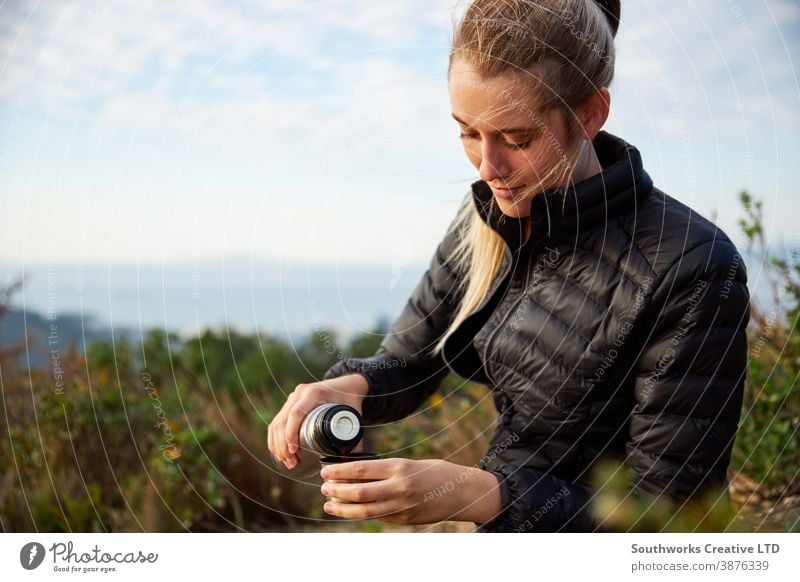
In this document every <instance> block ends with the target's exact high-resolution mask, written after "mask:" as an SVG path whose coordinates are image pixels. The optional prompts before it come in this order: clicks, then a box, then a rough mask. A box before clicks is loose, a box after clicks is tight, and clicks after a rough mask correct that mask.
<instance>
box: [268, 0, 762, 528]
mask: <svg viewBox="0 0 800 582" xmlns="http://www.w3.org/2000/svg"><path fill="white" fill-rule="evenodd" d="M619 14H620V5H619V2H616V1H606V2H597V1H595V0H537V1H532V0H504V1H497V0H475V1H474V2H472V3H471V4H470V6H469V7H468V9H467V11H466V13H465V15H464V17H463V19H462V20H461V21H460V23H459V25H458V27H457V30H456V33H455V36H454V40H453V46H452V51H451V54H450V67H449V71H448V82H449V91H450V97H451V103H452V107H453V117H454V118H455V119H456V121H457V123H458V124H459V126H460V130H461V138H462V140H463V142H464V149H465V151H466V154H467V157H468V158H469V160H470V161H471V162H472V164H473V165H474V166H475V168H476V169H477V170H478V172H479V177H480V180H478V181H477V182H475V183H474V184H473V185H472V192H471V193H470V195H468V196H467V197H466V198H465V200H464V203H463V204H462V206H461V208H460V210H459V213H458V215H457V216H456V218H455V220H454V221H453V222H452V224H451V225H450V227H449V229H448V231H447V233H446V235H445V237H444V239H443V240H442V242H441V243H440V245H439V247H438V248H437V250H436V252H435V253H434V255H433V258H432V260H431V263H430V268H429V269H428V271H427V272H426V273H425V275H424V277H423V278H422V280H421V281H420V283H419V285H418V286H417V288H416V290H415V291H414V293H413V295H412V297H411V298H410V300H409V302H408V304H407V305H406V307H405V309H404V310H403V312H402V313H401V315H400V316H399V318H398V319H397V320H396V321H395V322H394V324H393V326H392V331H391V333H390V334H389V335H388V336H387V337H386V338H385V339H384V340H383V342H382V344H381V346H380V349H379V350H378V352H377V353H376V354H375V355H374V356H372V357H370V358H360V359H349V360H342V361H340V362H338V363H336V364H335V365H334V366H332V367H331V368H330V369H329V370H328V371H327V373H326V374H325V376H324V378H323V381H322V382H318V383H313V384H307V385H300V386H298V387H297V389H296V390H295V392H294V393H293V394H291V395H290V396H289V399H288V400H287V403H286V405H285V406H284V407H283V409H282V410H281V411H280V413H279V414H278V416H277V417H276V418H275V420H274V421H273V423H272V424H271V425H270V430H269V448H270V450H271V451H272V452H273V453H274V454H276V455H277V456H278V457H279V458H282V459H284V460H285V462H286V464H287V466H289V467H290V468H291V467H292V466H294V463H295V461H296V459H295V457H294V453H295V452H296V450H297V444H296V443H297V437H298V427H299V425H300V422H301V421H302V419H303V416H304V415H305V414H306V413H307V412H308V411H309V410H311V409H312V408H313V407H314V406H316V405H317V404H319V403H323V402H342V403H349V404H351V405H353V406H355V407H357V408H358V409H359V410H361V411H362V412H363V414H364V417H365V420H366V421H367V422H368V423H380V422H392V421H397V420H400V419H402V418H405V417H406V416H407V415H409V414H411V413H412V412H414V411H415V410H416V409H417V408H418V407H419V406H420V405H421V404H422V403H423V402H424V401H425V399H426V398H427V397H428V396H430V395H431V394H432V393H433V392H434V391H435V390H436V389H437V387H438V386H439V384H440V382H441V380H442V379H443V378H444V376H445V375H446V374H447V373H448V371H454V372H455V373H457V374H458V375H460V376H462V377H464V378H466V379H470V380H474V381H477V382H482V383H485V384H487V385H488V386H490V387H491V389H492V392H493V397H494V402H495V404H496V406H497V409H498V412H499V413H500V416H499V419H498V423H497V427H496V429H495V433H494V435H493V438H492V442H491V446H490V449H489V451H488V452H487V455H486V456H485V457H484V458H483V459H482V460H481V463H480V467H479V468H476V467H464V466H459V465H456V464H454V463H450V462H448V461H445V460H419V461H417V460H409V459H397V458H393V459H381V460H377V461H362V462H352V463H347V464H342V465H339V466H335V467H330V466H329V467H326V469H325V471H324V473H325V474H327V476H328V477H329V478H332V479H352V478H361V479H372V480H374V482H371V483H363V484H352V483H351V484H331V483H328V484H325V485H324V486H323V493H324V494H326V495H332V496H335V497H338V498H342V499H347V500H351V501H357V502H360V503H333V502H329V503H327V504H326V506H325V507H326V511H328V512H329V513H331V514H334V515H338V516H342V517H345V518H350V519H367V518H379V519H383V520H385V521H393V522H399V523H433V522H437V521H441V520H445V519H451V520H463V521H472V522H474V523H476V524H478V528H477V531H493V532H500V531H592V530H595V529H602V528H603V526H602V524H600V523H598V522H597V521H596V519H594V517H593V513H592V501H593V496H594V494H595V493H596V491H595V490H594V489H593V488H592V482H591V479H590V477H591V472H592V471H591V470H592V467H593V466H594V465H595V463H597V462H598V461H600V460H602V459H607V458H611V459H618V460H621V461H624V462H625V463H626V464H627V465H628V466H629V468H630V470H631V471H630V473H631V475H632V477H633V478H632V481H631V488H632V494H634V495H642V496H646V497H647V498H648V499H649V498H650V497H655V498H658V497H661V496H664V497H666V498H667V499H670V500H674V501H678V502H684V501H686V500H689V499H691V498H692V497H694V496H695V495H699V494H701V493H707V492H709V491H712V492H713V491H717V492H720V493H721V492H722V491H724V490H725V488H726V483H727V481H726V468H727V466H728V462H729V458H730V449H731V446H732V443H733V439H734V436H735V433H736V427H737V423H738V420H739V413H740V408H741V400H742V390H743V384H744V376H745V359H746V336H745V327H746V325H747V322H748V318H749V295H748V291H747V287H746V275H745V269H744V265H743V263H742V261H741V259H740V258H739V255H738V253H737V250H736V248H735V247H734V245H733V244H732V243H731V241H730V240H729V239H728V237H727V236H726V235H725V234H724V233H723V232H722V231H720V230H719V229H718V228H717V227H716V226H715V225H714V224H712V223H710V222H709V221H708V220H706V219H705V218H703V217H701V216H700V215H698V214H697V213H695V212H693V211H692V210H691V209H690V208H688V207H687V206H685V205H684V204H682V203H680V202H678V201H677V200H675V199H674V198H672V197H670V196H669V195H667V194H665V193H664V192H662V191H661V190H659V189H657V188H655V187H654V186H653V183H652V180H651V179H650V177H649V176H648V174H647V173H646V172H645V170H644V169H643V167H642V160H641V157H640V155H639V152H638V150H637V149H636V148H635V147H634V146H632V145H630V144H628V143H626V142H625V141H623V140H622V139H620V138H618V137H616V136H613V135H611V134H609V133H607V132H605V131H603V130H601V127H602V126H603V124H604V123H605V121H606V119H607V117H608V115H609V106H610V95H609V91H608V86H609V84H610V82H611V80H612V78H613V74H614V35H615V34H616V31H617V27H618V24H619ZM328 472H330V474H328Z"/></svg>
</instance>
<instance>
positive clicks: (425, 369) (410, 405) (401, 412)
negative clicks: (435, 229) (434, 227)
mask: <svg viewBox="0 0 800 582" xmlns="http://www.w3.org/2000/svg"><path fill="white" fill-rule="evenodd" d="M454 226H455V220H454V221H453V222H451V224H450V226H449V227H448V229H447V231H446V234H445V237H444V239H443V240H442V241H441V242H440V243H439V246H438V247H437V248H436V251H435V252H434V254H433V257H432V258H431V260H430V263H429V266H428V269H427V270H426V271H425V274H424V275H423V276H422V279H421V280H420V282H419V283H418V284H417V286H416V288H415V289H414V291H413V293H412V295H411V297H410V298H409V300H408V302H407V303H406V305H405V307H404V308H403V310H402V312H401V313H400V315H399V317H398V318H397V319H396V320H395V321H394V322H393V323H392V326H391V330H390V332H389V334H388V335H387V336H386V337H385V338H384V339H383V341H382V342H381V344H380V346H379V348H378V350H377V352H376V353H375V354H374V355H373V356H370V357H368V358H346V359H342V360H340V361H338V362H337V363H335V364H334V365H333V366H331V367H330V368H329V369H328V370H327V371H326V372H325V374H324V375H323V380H326V379H330V378H336V377H338V376H342V375H345V374H352V373H360V374H363V375H364V376H365V377H366V379H367V382H368V384H369V391H368V393H367V397H366V399H365V400H364V405H363V414H364V420H365V422H367V423H370V424H375V423H383V422H394V421H397V420H401V419H403V418H405V417H406V416H408V415H409V414H411V413H412V412H414V411H415V410H416V409H417V408H418V407H419V406H420V405H421V404H422V403H423V402H424V401H425V399H426V398H427V397H428V396H430V395H431V394H433V393H434V392H435V391H436V389H437V388H438V387H439V385H440V384H441V381H442V380H443V379H444V377H445V376H446V375H447V372H448V368H447V366H446V365H445V363H444V360H443V359H442V357H441V355H438V356H437V357H431V356H430V355H429V354H428V351H429V350H430V349H431V348H432V347H433V346H434V345H435V344H436V342H437V341H438V340H439V338H440V337H441V336H442V335H443V334H444V332H445V331H446V330H447V327H448V325H449V323H450V321H451V320H452V318H453V316H454V314H455V310H456V308H457V305H458V294H457V286H458V285H457V283H458V280H457V277H456V274H455V272H454V270H453V268H452V266H451V264H450V263H447V264H445V260H446V258H447V257H448V256H449V254H450V252H451V251H452V250H453V249H454V248H455V245H456V244H457V242H458V234H457V232H456V230H455V229H454Z"/></svg>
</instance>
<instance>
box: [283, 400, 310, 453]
mask: <svg viewBox="0 0 800 582" xmlns="http://www.w3.org/2000/svg"><path fill="white" fill-rule="evenodd" d="M307 414H308V410H307V406H306V405H305V404H304V403H303V402H298V403H297V404H296V405H294V406H293V407H292V409H291V410H290V411H289V414H288V415H287V417H286V426H285V428H284V437H283V438H284V440H285V441H286V453H287V455H290V456H294V455H293V453H295V452H296V451H297V450H298V449H299V448H300V445H299V444H298V443H299V436H300V425H301V424H303V419H305V417H306V415H307Z"/></svg>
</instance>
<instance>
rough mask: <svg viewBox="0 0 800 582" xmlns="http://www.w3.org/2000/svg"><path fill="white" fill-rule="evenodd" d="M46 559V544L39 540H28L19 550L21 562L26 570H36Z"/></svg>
mask: <svg viewBox="0 0 800 582" xmlns="http://www.w3.org/2000/svg"><path fill="white" fill-rule="evenodd" d="M43 560H44V546H43V545H42V544H40V543H39V542H28V543H27V544H25V545H24V546H22V549H21V550H20V551H19V563H20V564H22V567H23V568H25V569H26V570H35V569H36V568H38V567H39V566H40V565H41V563H42V561H43Z"/></svg>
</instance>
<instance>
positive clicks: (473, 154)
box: [464, 143, 481, 168]
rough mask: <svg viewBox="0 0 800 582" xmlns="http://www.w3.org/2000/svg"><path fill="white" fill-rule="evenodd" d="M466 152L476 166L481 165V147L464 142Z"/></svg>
mask: <svg viewBox="0 0 800 582" xmlns="http://www.w3.org/2000/svg"><path fill="white" fill-rule="evenodd" d="M464 153H466V154H467V159H469V161H470V163H471V164H472V165H473V166H475V168H480V167H481V148H480V146H478V145H475V144H466V143H465V144H464Z"/></svg>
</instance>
